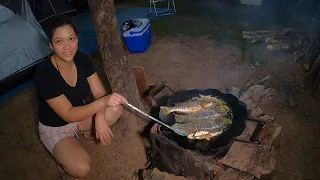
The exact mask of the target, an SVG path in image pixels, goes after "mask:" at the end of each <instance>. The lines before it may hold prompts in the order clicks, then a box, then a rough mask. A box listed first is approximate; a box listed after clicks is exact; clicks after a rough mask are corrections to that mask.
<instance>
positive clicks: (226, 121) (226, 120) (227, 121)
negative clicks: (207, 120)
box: [222, 118, 232, 125]
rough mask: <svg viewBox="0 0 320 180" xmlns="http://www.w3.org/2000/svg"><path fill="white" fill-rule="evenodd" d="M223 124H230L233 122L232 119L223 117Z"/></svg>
mask: <svg viewBox="0 0 320 180" xmlns="http://www.w3.org/2000/svg"><path fill="white" fill-rule="evenodd" d="M222 121H223V124H224V125H230V124H232V121H231V120H230V119H228V118H223V120H222Z"/></svg>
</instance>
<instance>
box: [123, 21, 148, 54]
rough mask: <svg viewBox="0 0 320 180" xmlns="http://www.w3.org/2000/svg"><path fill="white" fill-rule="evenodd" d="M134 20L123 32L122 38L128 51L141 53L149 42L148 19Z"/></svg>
mask: <svg viewBox="0 0 320 180" xmlns="http://www.w3.org/2000/svg"><path fill="white" fill-rule="evenodd" d="M134 22H135V25H134V27H133V28H131V29H129V30H128V31H126V32H124V33H123V38H124V41H125V44H126V46H127V49H128V50H129V52H130V53H143V52H145V51H146V50H147V49H148V48H149V46H150V44H151V39H152V35H151V25H150V20H149V19H147V18H141V19H134Z"/></svg>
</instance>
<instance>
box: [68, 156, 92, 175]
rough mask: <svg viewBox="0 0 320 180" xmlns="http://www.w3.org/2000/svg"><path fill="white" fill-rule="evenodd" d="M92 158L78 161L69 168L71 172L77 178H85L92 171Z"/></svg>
mask: <svg viewBox="0 0 320 180" xmlns="http://www.w3.org/2000/svg"><path fill="white" fill-rule="evenodd" d="M91 165H92V160H91V158H89V159H86V160H83V161H80V162H77V163H76V164H74V166H73V167H72V168H71V169H72V170H71V169H70V170H69V171H70V174H71V175H72V176H74V177H77V178H84V177H86V176H88V175H89V173H90V171H91Z"/></svg>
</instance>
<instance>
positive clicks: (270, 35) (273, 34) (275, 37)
mask: <svg viewBox="0 0 320 180" xmlns="http://www.w3.org/2000/svg"><path fill="white" fill-rule="evenodd" d="M242 38H243V39H245V40H248V41H249V42H250V43H251V44H261V43H264V44H265V45H266V49H267V50H269V51H296V50H300V49H301V48H306V47H308V45H310V38H309V37H305V35H304V34H303V33H301V32H296V31H294V30H293V29H290V28H286V29H280V30H265V31H242Z"/></svg>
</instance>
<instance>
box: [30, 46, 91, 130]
mask: <svg viewBox="0 0 320 180" xmlns="http://www.w3.org/2000/svg"><path fill="white" fill-rule="evenodd" d="M74 63H75V65H76V67H77V73H78V79H77V84H76V86H75V87H72V86H70V85H68V84H67V82H65V80H64V79H63V77H62V76H61V74H60V72H59V71H58V70H57V69H56V68H55V67H54V65H53V64H52V62H51V56H49V57H48V58H47V59H46V60H44V61H43V62H42V63H41V64H39V66H38V67H37V70H36V72H35V77H34V82H35V86H36V90H37V97H38V103H39V104H38V116H39V121H40V122H41V123H42V124H44V125H46V126H52V127H59V126H64V125H66V124H68V122H66V121H64V120H63V119H62V118H61V117H60V116H59V115H58V114H57V113H56V112H55V111H54V110H53V109H52V108H51V107H50V106H49V105H48V103H47V102H46V100H49V99H52V98H55V97H57V96H60V95H62V94H64V95H65V96H66V97H67V98H68V100H69V101H70V102H71V104H72V105H73V107H76V106H81V105H84V104H85V102H86V100H87V99H88V98H90V97H92V94H91V90H90V86H89V83H88V81H87V77H89V76H91V75H92V74H94V73H95V68H94V66H93V64H92V62H91V60H90V59H89V57H88V56H87V55H86V54H84V53H81V52H77V53H76V55H75V57H74Z"/></svg>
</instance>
